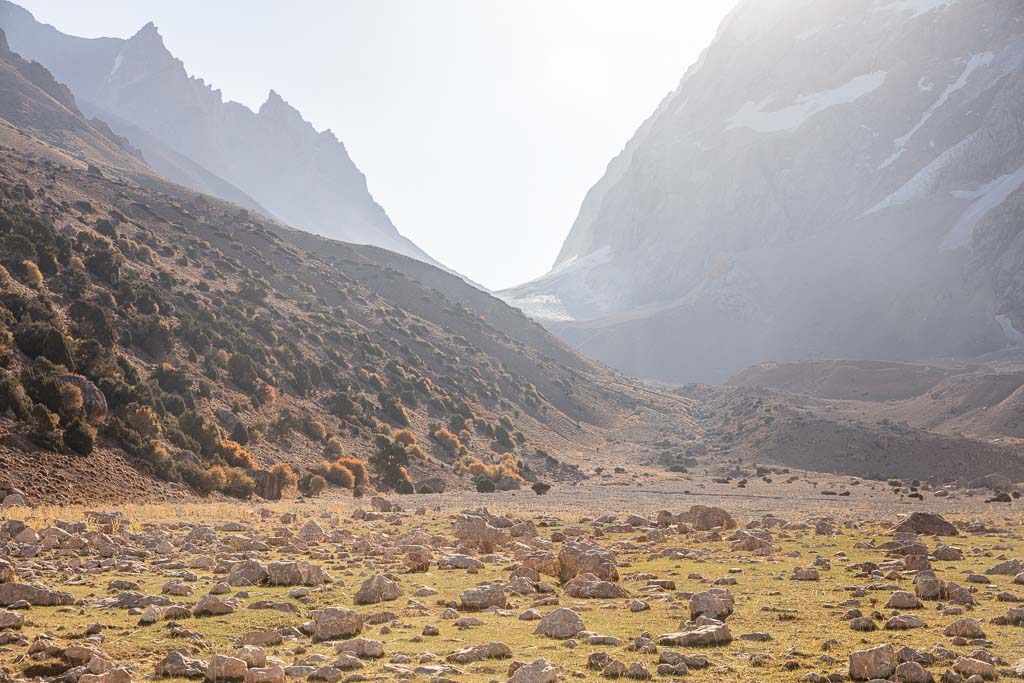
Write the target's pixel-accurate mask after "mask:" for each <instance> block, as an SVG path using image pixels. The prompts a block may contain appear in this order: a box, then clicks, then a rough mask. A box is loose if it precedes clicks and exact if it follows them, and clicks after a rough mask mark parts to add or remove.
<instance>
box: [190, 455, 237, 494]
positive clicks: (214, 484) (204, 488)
mask: <svg viewBox="0 0 1024 683" xmlns="http://www.w3.org/2000/svg"><path fill="white" fill-rule="evenodd" d="M178 471H179V472H180V473H181V479H182V481H184V482H185V483H186V484H188V485H189V486H191V487H192V489H193V490H194V491H195V492H196V493H198V494H199V495H201V496H208V495H210V494H211V493H213V492H214V491H219V490H221V489H222V488H224V486H225V485H226V484H227V481H228V478H227V474H226V473H225V472H224V468H223V467H221V466H220V465H214V466H213V467H210V468H207V469H203V468H202V467H201V466H199V465H196V464H195V463H190V462H186V463H181V464H179V465H178Z"/></svg>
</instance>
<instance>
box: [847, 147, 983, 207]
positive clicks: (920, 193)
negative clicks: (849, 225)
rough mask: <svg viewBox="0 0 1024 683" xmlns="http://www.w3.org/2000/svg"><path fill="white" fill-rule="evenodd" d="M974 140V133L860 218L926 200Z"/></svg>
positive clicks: (938, 157) (934, 160)
mask: <svg viewBox="0 0 1024 683" xmlns="http://www.w3.org/2000/svg"><path fill="white" fill-rule="evenodd" d="M973 140H974V134H973V133H972V134H971V135H969V136H967V137H966V138H964V139H963V140H961V141H960V142H958V143H957V144H955V145H953V146H952V147H950V148H949V149H947V150H946V151H945V152H943V153H942V154H940V155H939V156H937V157H936V158H935V159H933V160H932V162H931V163H930V164H928V165H927V166H925V167H924V168H922V169H921V170H920V171H918V172H917V173H915V174H914V176H913V177H912V178H911V179H910V180H908V181H907V182H905V183H904V184H903V185H902V186H900V188H899V189H898V190H896V191H895V192H893V193H892V194H891V195H889V196H888V197H886V198H885V199H883V200H882V201H880V202H878V203H877V204H875V205H874V206H873V207H871V208H870V209H868V210H867V211H865V212H864V213H862V214H861V215H860V218H863V217H864V216H869V215H871V214H873V213H877V212H879V211H882V210H883V209H888V208H892V207H894V206H902V205H904V204H909V203H911V202H913V201H916V200H918V199H924V198H925V197H927V196H928V195H930V194H931V193H932V192H934V191H935V189H936V188H937V187H938V185H939V180H940V178H941V176H942V172H943V171H945V170H946V169H947V168H948V167H949V166H950V165H951V164H953V163H954V162H956V161H957V160H958V159H960V158H961V157H962V156H963V155H964V153H966V151H967V148H968V147H969V146H970V144H971V142H973Z"/></svg>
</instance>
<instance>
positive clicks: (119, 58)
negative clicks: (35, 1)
mask: <svg viewBox="0 0 1024 683" xmlns="http://www.w3.org/2000/svg"><path fill="white" fill-rule="evenodd" d="M0 28H2V29H4V31H6V33H7V37H8V40H9V42H10V44H11V47H12V49H13V50H14V51H15V52H17V53H19V54H21V55H23V56H24V57H26V58H28V59H33V60H36V61H38V62H39V63H40V64H42V65H43V66H45V67H46V68H47V69H48V70H50V71H51V72H52V73H53V74H54V76H55V77H56V78H57V79H58V80H59V81H61V82H63V83H65V84H66V85H67V86H68V87H70V89H71V91H72V92H73V93H74V94H75V97H76V98H77V100H78V103H79V106H80V107H81V108H82V110H83V111H84V112H85V113H87V114H88V115H90V116H96V117H99V118H101V119H102V120H104V121H106V122H107V123H108V124H109V125H110V126H111V127H112V128H113V129H114V130H115V131H116V132H117V133H118V134H119V135H122V136H124V137H125V138H127V139H128V140H129V141H131V143H132V144H133V145H134V146H136V147H137V148H139V149H140V150H141V152H142V154H143V156H144V157H145V159H146V161H147V162H148V163H149V164H150V165H151V166H152V167H153V168H154V169H156V170H157V171H158V172H159V173H161V174H162V175H163V176H165V177H167V178H169V179H171V180H174V181H176V182H178V183H181V184H183V185H187V186H189V187H192V188H193V189H196V190H199V191H201V192H204V193H207V194H211V195H214V196H217V197H220V198H222V199H226V200H228V201H231V202H235V203H237V204H239V205H240V206H243V207H246V208H249V209H252V210H256V211H260V212H261V213H264V214H266V215H269V216H273V217H276V218H278V219H280V220H283V221H285V222H286V223H288V224H290V225H294V226H298V227H302V228H304V229H306V230H310V231H313V232H316V233H318V234H321V235H324V236H326V237H330V238H333V239H339V240H344V241H347V242H353V243H358V244H373V245H376V246H380V247H383V248H385V249H390V250H392V251H396V252H399V253H402V254H406V255H408V256H412V257H413V258H417V259H420V260H423V261H426V262H428V263H431V264H433V265H437V263H436V262H435V261H433V259H431V258H430V257H429V256H428V255H427V254H426V253H424V252H423V251H422V250H421V249H420V248H419V247H417V246H416V245H415V244H413V243H412V242H411V241H410V240H408V239H407V238H406V237H404V236H402V235H401V234H400V233H399V232H398V230H397V228H395V226H394V225H393V224H392V223H391V220H390V219H389V218H388V216H387V214H386V213H385V212H384V209H383V208H381V206H380V205H379V204H377V202H376V201H374V199H373V197H371V196H370V193H369V191H368V189H367V186H366V178H365V176H363V174H362V173H361V172H360V171H359V169H358V168H357V167H356V166H355V164H354V163H353V162H352V160H351V158H350V157H349V155H348V152H347V150H346V149H345V145H344V144H343V143H342V142H340V141H339V140H338V139H337V137H335V135H334V134H333V133H332V132H331V131H329V130H327V131H323V132H317V131H316V130H315V129H314V128H313V126H312V125H311V124H310V123H308V122H307V121H305V120H304V119H303V118H302V115H301V114H300V113H299V112H298V111H297V110H296V109H295V108H294V107H292V106H290V105H289V104H288V103H287V102H285V101H284V100H283V99H282V98H281V96H280V95H278V94H277V93H276V92H274V91H273V90H271V91H270V95H269V96H268V98H267V101H266V102H265V103H264V104H263V106H261V107H260V109H259V111H257V112H253V111H251V110H250V109H248V108H247V107H245V106H243V105H240V104H238V103H235V102H224V101H223V99H222V97H221V93H220V91H219V90H214V89H213V88H212V87H211V86H209V85H207V84H206V83H205V82H203V80H202V79H199V78H194V77H190V76H189V75H188V73H186V71H185V66H184V64H182V62H181V61H180V60H179V59H177V58H175V57H174V55H172V54H171V53H170V52H169V51H168V50H167V48H166V47H165V45H164V42H163V39H162V38H161V36H160V34H159V32H158V31H157V28H156V27H155V26H154V25H153V24H152V23H150V24H147V25H146V26H144V27H143V28H142V29H141V30H140V31H139V32H138V33H136V34H135V35H134V36H132V37H131V38H129V39H127V40H123V39H119V38H96V39H85V38H79V37H75V36H70V35H66V34H64V33H61V32H60V31H58V30H57V29H55V28H54V27H52V26H50V25H47V24H42V23H40V22H38V21H36V20H35V18H34V17H33V16H32V15H31V14H30V13H29V12H27V11H26V10H24V9H23V8H21V7H19V6H18V5H15V4H13V3H10V2H7V0H0Z"/></svg>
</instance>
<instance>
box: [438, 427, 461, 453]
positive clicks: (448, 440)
mask: <svg viewBox="0 0 1024 683" xmlns="http://www.w3.org/2000/svg"><path fill="white" fill-rule="evenodd" d="M430 436H431V437H433V439H434V440H435V441H437V442H438V443H439V444H441V448H443V449H444V450H445V452H447V453H448V454H449V455H456V454H457V453H458V452H459V449H460V448H462V442H461V441H459V437H457V436H455V435H454V434H452V433H451V432H449V431H448V430H447V429H445V428H444V427H438V428H437V429H436V430H434V433H433V434H431V435H430Z"/></svg>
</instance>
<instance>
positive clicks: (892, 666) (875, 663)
mask: <svg viewBox="0 0 1024 683" xmlns="http://www.w3.org/2000/svg"><path fill="white" fill-rule="evenodd" d="M894 673H896V651H895V650H894V649H893V647H892V645H889V644H888V643H886V644H885V645H879V646H878V647H873V648H869V649H867V650H857V651H856V652H851V653H850V678H852V679H853V680H855V681H870V680H873V679H878V678H889V676H892V675H893V674H894Z"/></svg>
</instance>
